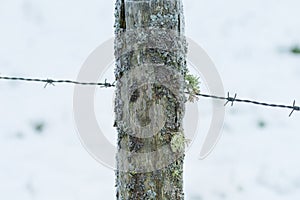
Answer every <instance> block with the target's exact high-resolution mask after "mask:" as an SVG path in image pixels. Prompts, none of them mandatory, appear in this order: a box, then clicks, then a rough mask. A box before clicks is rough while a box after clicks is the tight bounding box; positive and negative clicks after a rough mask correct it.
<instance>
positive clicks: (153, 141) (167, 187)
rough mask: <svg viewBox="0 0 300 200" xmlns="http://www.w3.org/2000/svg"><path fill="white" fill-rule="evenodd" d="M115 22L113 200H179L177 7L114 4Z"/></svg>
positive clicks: (182, 54)
mask: <svg viewBox="0 0 300 200" xmlns="http://www.w3.org/2000/svg"><path fill="white" fill-rule="evenodd" d="M115 18H116V22H115V35H116V39H115V56H116V68H115V77H116V80H117V89H116V99H115V115H116V123H115V126H116V128H117V130H118V150H119V153H118V155H117V156H116V159H117V169H118V170H117V171H116V188H117V199H118V200H121V199H122V200H131V199H132V200H136V199H158V200H169V199H171V200H181V199H184V193H183V159H184V149H185V148H184V146H185V139H184V134H183V125H182V119H183V116H184V103H185V100H186V99H185V96H184V76H185V75H186V72H187V69H186V42H185V38H184V37H183V35H184V19H183V8H182V2H181V0H144V1H140V0H130V1H129V0H117V2H116V11H115ZM145 38H146V39H145ZM151 64H153V65H151ZM174 72H175V73H174ZM172 73H173V74H172ZM170 74H171V75H170ZM143 76H144V77H143ZM148 77H154V78H155V80H156V83H147V84H143V80H145V79H147V78H148ZM168 77H171V78H173V79H171V80H169V79H168ZM170 87H171V89H170ZM131 121H134V122H135V123H137V124H138V125H139V126H137V127H132V124H130V122H131ZM161 122H164V123H163V124H160V123H161ZM151 124H152V125H151ZM153 124H154V125H153ZM161 126H162V128H161V129H159V130H156V128H157V127H161ZM146 127H148V128H146ZM151 132H154V134H153V135H151ZM149 134H150V135H149ZM124 152H125V153H124Z"/></svg>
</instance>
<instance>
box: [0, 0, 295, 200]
mask: <svg viewBox="0 0 300 200" xmlns="http://www.w3.org/2000/svg"><path fill="white" fill-rule="evenodd" d="M183 3H184V8H185V20H186V35H187V36H188V37H190V38H192V39H193V40H195V41H196V42H197V43H198V44H200V45H201V46H202V47H203V48H204V49H205V50H206V51H207V53H208V55H209V56H210V57H211V58H212V59H213V60H214V62H215V64H216V67H217V69H218V71H219V73H220V75H221V77H222V80H223V83H224V87H225V90H226V92H227V91H231V92H232V93H238V96H239V97H240V98H250V99H256V100H259V101H266V102H274V103H285V104H292V101H293V100H294V99H296V100H297V101H298V103H300V92H299V89H300V26H299V24H300V23H299V22H300V21H299V19H300V11H299V8H300V1H298V0H284V1H283V0H276V1H271V0H251V1H250V0H227V1H217V0H197V1H195V0H184V1H183ZM113 23H114V1H104V0H86V1H76V0H72V1H71V0H60V1H48V0H0V75H2V76H6V75H7V76H24V77H41V78H54V79H76V77H77V74H78V72H79V70H80V67H81V65H82V64H83V62H84V61H85V59H86V58H87V57H88V55H89V54H90V53H91V52H92V51H93V50H94V49H95V48H96V47H97V46H98V45H100V44H101V43H102V42H104V41H106V40H107V39H109V38H111V37H112V36H113ZM112 72H113V66H111V68H109V69H108V70H107V72H106V74H105V76H103V80H104V78H108V80H109V81H110V80H113V73H112ZM200 76H201V75H200ZM43 86H44V85H41V84H33V83H20V82H7V81H0V199H6V200H19V199H22V200H35V199H38V200H53V199H56V200H83V199H88V200H96V199H114V198H115V188H114V181H115V177H114V172H113V171H112V170H110V169H108V168H106V167H104V166H102V165H101V164H99V163H97V162H96V161H95V160H94V159H93V158H92V157H91V156H90V155H89V154H88V153H87V152H86V151H85V149H84V148H83V146H82V145H81V143H80V139H79V138H78V136H77V132H76V128H75V124H74V120H73V109H72V106H73V102H72V95H73V86H71V85H59V86H58V85H57V86H56V87H52V86H49V87H47V89H44V88H43ZM201 90H202V91H204V92H207V91H206V86H205V83H204V82H203V83H202V84H201ZM113 93H114V91H113V89H101V90H98V91H97V95H96V97H95V98H96V103H95V104H96V109H97V111H96V112H97V118H98V121H99V124H100V126H101V127H102V128H103V130H105V135H106V137H107V138H108V139H109V140H110V141H112V143H115V138H116V131H115V130H114V129H113V128H112V125H113V103H112V100H113ZM198 108H199V113H200V114H199V118H200V119H199V124H198V125H199V126H198V131H197V137H196V138H194V142H193V145H192V146H191V148H190V149H189V151H188V152H187V156H186V162H185V173H184V176H185V177H184V181H185V182H184V185H185V194H186V199H189V200H206V199H209V200H217V199H230V200H239V199H243V200H253V199H272V200H277V199H278V200H298V199H299V198H300V159H299V153H300V134H299V133H300V131H299V130H300V129H299V123H300V113H294V115H293V116H292V117H291V118H289V117H288V115H289V110H282V109H273V108H271V109H269V108H264V107H257V106H252V105H245V104H235V106H234V107H227V108H226V119H225V123H224V128H223V136H222V138H221V140H220V142H219V143H218V145H217V146H216V148H215V150H214V151H213V153H212V154H211V155H210V156H209V157H208V158H207V159H205V160H199V153H200V149H201V145H202V143H203V139H204V137H205V135H206V133H207V130H208V128H209V124H210V120H211V111H212V107H211V101H210V100H208V99H200V100H199V101H198ZM187 114H188V113H187Z"/></svg>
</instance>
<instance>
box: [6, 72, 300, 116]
mask: <svg viewBox="0 0 300 200" xmlns="http://www.w3.org/2000/svg"><path fill="white" fill-rule="evenodd" d="M0 80H8V81H23V82H42V83H45V86H44V87H45V88H46V87H47V86H48V85H53V86H54V84H55V83H59V84H61V83H66V84H74V85H86V86H89V85H90V86H100V87H104V88H110V87H115V82H113V83H109V82H107V81H106V79H105V82H104V83H100V82H80V81H73V80H54V79H40V78H23V77H8V76H0ZM196 96H199V97H204V98H211V99H218V100H225V101H226V102H225V105H224V106H226V105H227V104H228V103H231V106H233V105H234V102H239V103H248V104H255V105H260V106H264V107H273V108H284V109H290V110H292V111H291V113H290V115H289V117H291V116H292V114H293V113H294V112H295V111H300V107H299V106H296V101H294V102H293V105H284V104H273V103H265V102H259V101H255V100H249V99H240V98H237V94H235V95H234V96H233V97H231V96H230V94H229V92H228V93H227V97H221V96H216V95H209V94H202V93H197V94H196Z"/></svg>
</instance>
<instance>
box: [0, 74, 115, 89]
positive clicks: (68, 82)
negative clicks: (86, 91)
mask: <svg viewBox="0 0 300 200" xmlns="http://www.w3.org/2000/svg"><path fill="white" fill-rule="evenodd" d="M1 79H2V80H9V81H24V82H42V83H46V84H45V86H44V88H46V87H47V86H48V85H52V86H55V85H54V83H67V84H74V85H91V86H101V87H105V88H108V87H115V82H113V83H108V82H107V80H106V79H105V82H104V83H95V82H79V81H72V80H53V79H39V78H22V77H8V76H0V80H1Z"/></svg>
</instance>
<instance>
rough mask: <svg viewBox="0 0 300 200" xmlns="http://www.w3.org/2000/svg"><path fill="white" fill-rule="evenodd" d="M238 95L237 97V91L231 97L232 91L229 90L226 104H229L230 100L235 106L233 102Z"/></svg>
mask: <svg viewBox="0 0 300 200" xmlns="http://www.w3.org/2000/svg"><path fill="white" fill-rule="evenodd" d="M236 97H237V94H236V93H235V95H234V97H233V98H232V97H230V93H229V92H228V93H227V98H226V100H227V102H226V103H225V104H224V106H227V104H228V103H229V102H231V106H233V103H234V102H235V100H236Z"/></svg>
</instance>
